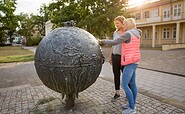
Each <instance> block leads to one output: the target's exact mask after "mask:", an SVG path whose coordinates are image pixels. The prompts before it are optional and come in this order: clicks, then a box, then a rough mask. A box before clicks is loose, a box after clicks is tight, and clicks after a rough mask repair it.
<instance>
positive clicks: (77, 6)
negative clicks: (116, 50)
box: [48, 0, 127, 38]
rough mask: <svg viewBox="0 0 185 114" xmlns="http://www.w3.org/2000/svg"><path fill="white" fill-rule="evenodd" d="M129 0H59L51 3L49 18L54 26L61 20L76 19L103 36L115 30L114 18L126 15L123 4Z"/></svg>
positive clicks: (84, 27) (83, 26)
mask: <svg viewBox="0 0 185 114" xmlns="http://www.w3.org/2000/svg"><path fill="white" fill-rule="evenodd" d="M126 2H127V0H94V1H93V0H57V1H56V2H53V3H51V4H49V6H48V9H49V18H50V19H51V22H52V23H54V28H56V27H60V26H61V22H64V21H69V20H74V21H76V25H77V26H78V27H81V28H83V29H86V30H87V31H89V32H90V33H92V34H93V35H95V36H99V37H100V38H103V37H104V36H106V35H108V36H110V33H112V31H114V29H115V28H114V24H113V20H114V18H115V17H116V16H118V15H125V11H124V10H122V9H123V7H124V6H123V4H126Z"/></svg>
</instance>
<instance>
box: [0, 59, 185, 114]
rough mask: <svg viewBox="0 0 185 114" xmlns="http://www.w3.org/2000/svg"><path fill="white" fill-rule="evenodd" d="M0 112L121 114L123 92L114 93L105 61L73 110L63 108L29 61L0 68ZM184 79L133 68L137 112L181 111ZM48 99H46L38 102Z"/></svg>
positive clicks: (175, 113)
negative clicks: (116, 94)
mask: <svg viewBox="0 0 185 114" xmlns="http://www.w3.org/2000/svg"><path fill="white" fill-rule="evenodd" d="M0 78H1V80H0V114H13V113H15V114H38V113H49V114H121V112H122V110H123V109H122V108H121V105H122V104H125V103H126V102H127V101H126V100H125V94H124V92H123V91H121V97H120V98H119V99H118V100H117V101H115V102H111V97H112V96H113V95H114V84H113V83H112V82H113V74H112V70H111V65H109V63H107V62H105V64H104V65H103V68H102V72H101V74H100V76H99V78H98V79H97V81H96V82H95V83H94V84H93V85H92V86H91V87H89V88H88V89H86V90H85V91H83V92H81V93H80V94H79V98H78V99H77V100H75V107H74V108H73V110H70V111H66V110H65V109H64V104H65V100H64V99H63V100H62V99H61V95H60V93H57V92H54V91H52V90H50V89H48V88H47V87H46V86H44V85H43V84H42V82H41V81H40V80H39V78H38V76H37V74H36V71H35V68H34V65H33V62H27V63H20V64H16V63H13V65H10V64H8V65H7V66H6V65H5V66H3V67H0ZM184 82H185V78H184V77H180V76H176V75H171V74H166V73H160V72H156V71H150V70H145V69H140V68H138V69H137V85H138V88H139V94H138V98H137V105H136V107H137V114H185V93H184V92H185V83H184ZM47 99H50V100H51V101H50V102H46V103H44V104H42V103H43V102H44V101H47Z"/></svg>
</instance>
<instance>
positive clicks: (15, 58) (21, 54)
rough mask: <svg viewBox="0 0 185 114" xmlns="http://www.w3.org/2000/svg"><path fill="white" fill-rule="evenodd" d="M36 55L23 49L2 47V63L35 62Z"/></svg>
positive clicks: (0, 50)
mask: <svg viewBox="0 0 185 114" xmlns="http://www.w3.org/2000/svg"><path fill="white" fill-rule="evenodd" d="M33 60H34V53H33V52H32V51H29V50H26V49H22V48H21V47H13V46H4V47H0V63H9V62H26V61H33Z"/></svg>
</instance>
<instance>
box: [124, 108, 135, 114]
mask: <svg viewBox="0 0 185 114" xmlns="http://www.w3.org/2000/svg"><path fill="white" fill-rule="evenodd" d="M122 114H136V109H131V108H128V109H126V110H124V111H123V112H122Z"/></svg>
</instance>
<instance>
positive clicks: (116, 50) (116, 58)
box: [109, 16, 125, 100]
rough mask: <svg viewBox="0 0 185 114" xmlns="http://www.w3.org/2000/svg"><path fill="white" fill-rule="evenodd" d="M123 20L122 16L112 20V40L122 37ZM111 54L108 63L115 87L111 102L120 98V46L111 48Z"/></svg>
mask: <svg viewBox="0 0 185 114" xmlns="http://www.w3.org/2000/svg"><path fill="white" fill-rule="evenodd" d="M124 20H125V17H123V16H117V17H116V18H115V19H114V25H115V27H116V30H115V31H114V34H113V39H116V38H118V37H120V36H121V35H123V33H124V32H125V31H124V28H123V22H124ZM112 49H113V50H112V53H111V56H110V60H109V63H110V64H112V70H113V74H114V85H115V94H114V97H113V100H116V99H117V98H119V97H120V93H119V91H120V74H121V70H122V67H121V44H118V45H114V46H112Z"/></svg>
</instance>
